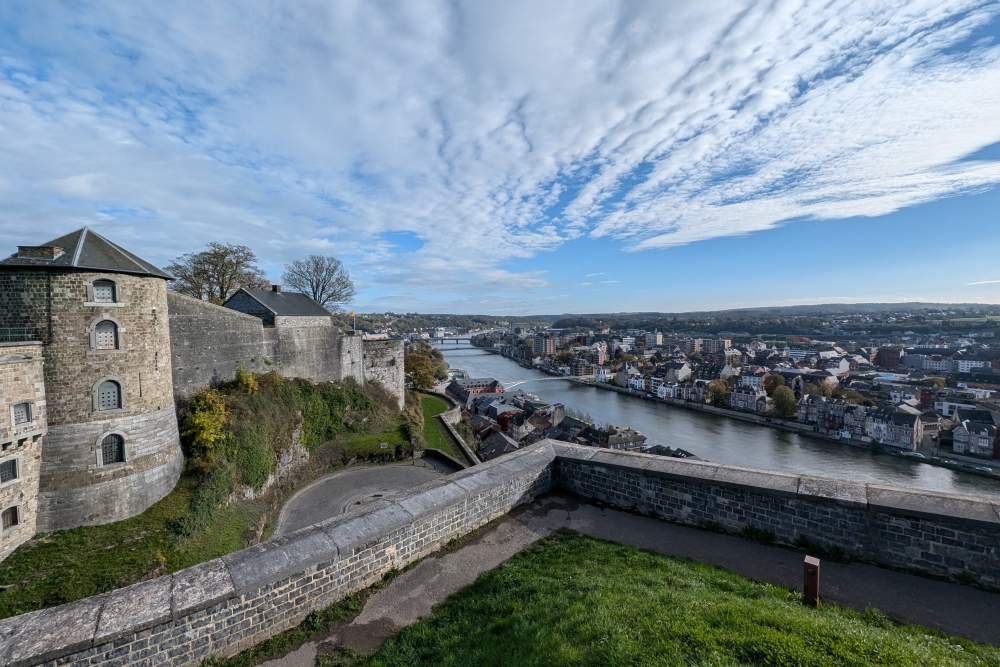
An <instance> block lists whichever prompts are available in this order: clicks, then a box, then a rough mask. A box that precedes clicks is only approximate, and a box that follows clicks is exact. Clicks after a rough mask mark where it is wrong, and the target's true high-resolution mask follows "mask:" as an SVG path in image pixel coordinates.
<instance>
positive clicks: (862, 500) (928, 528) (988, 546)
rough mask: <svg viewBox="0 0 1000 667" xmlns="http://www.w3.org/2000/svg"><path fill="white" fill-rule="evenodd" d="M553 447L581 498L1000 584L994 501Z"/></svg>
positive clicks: (565, 479) (567, 485) (560, 473)
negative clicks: (766, 533)
mask: <svg viewBox="0 0 1000 667" xmlns="http://www.w3.org/2000/svg"><path fill="white" fill-rule="evenodd" d="M553 446H554V447H555V450H556V455H557V456H558V463H557V470H556V479H557V482H556V483H557V484H558V485H559V486H560V487H562V488H564V489H566V490H569V491H572V492H574V493H578V494H580V495H582V496H585V497H587V498H593V499H595V500H599V501H603V502H606V503H610V504H612V505H615V506H617V507H621V508H625V509H629V510H633V511H638V512H641V513H644V514H651V515H655V516H659V517H662V518H664V519H668V520H670V521H676V522H678V523H686V524H690V525H695V526H698V525H705V524H709V525H717V526H721V527H722V528H723V529H725V530H727V531H731V532H740V531H742V530H743V529H745V528H746V527H747V526H753V527H754V528H757V529H759V530H764V531H771V532H773V533H774V537H775V541H776V542H777V543H779V544H780V543H784V544H790V543H792V542H793V541H795V540H796V539H797V538H798V537H799V536H805V537H806V538H808V539H809V540H811V541H812V542H815V543H818V544H819V545H821V546H822V547H824V548H827V549H829V548H831V547H839V548H841V549H843V550H844V551H845V552H846V553H847V554H849V555H851V556H853V557H855V558H858V559H861V560H864V561H868V562H872V563H878V564H881V565H886V566H889V567H893V568H900V569H905V570H913V571H918V572H922V573H925V574H930V575H934V576H939V577H945V578H948V579H951V580H953V581H954V580H968V579H970V578H971V579H972V580H975V581H977V582H978V583H979V584H980V585H982V586H984V587H986V588H992V589H1000V502H998V501H996V500H993V501H991V500H984V499H981V498H976V497H973V496H958V495H950V494H943V493H934V492H931V491H919V490H911V489H901V488H895V487H890V486H881V485H877V484H864V483H861V482H853V481H847V480H838V479H829V478H823V477H810V476H806V475H795V474H789V473H780V472H772V471H766V470H754V469H750V468H739V467H736V466H727V465H719V464H715V463H707V462H700V461H685V460H682V459H672V458H664V457H658V456H652V455H649V454H636V453H628V452H613V451H610V450H604V449H593V448H588V447H580V446H576V445H566V444H563V443H557V444H554V445H553Z"/></svg>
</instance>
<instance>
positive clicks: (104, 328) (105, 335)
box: [94, 320, 118, 350]
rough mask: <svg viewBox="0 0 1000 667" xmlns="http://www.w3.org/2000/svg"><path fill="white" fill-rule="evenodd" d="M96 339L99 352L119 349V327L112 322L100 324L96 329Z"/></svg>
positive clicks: (107, 321)
mask: <svg viewBox="0 0 1000 667" xmlns="http://www.w3.org/2000/svg"><path fill="white" fill-rule="evenodd" d="M94 339H95V340H96V341H97V349H98V350H117V349H118V325H117V324H115V323H114V322H112V321H111V320H104V321H103V322H98V323H97V326H96V327H95V328H94Z"/></svg>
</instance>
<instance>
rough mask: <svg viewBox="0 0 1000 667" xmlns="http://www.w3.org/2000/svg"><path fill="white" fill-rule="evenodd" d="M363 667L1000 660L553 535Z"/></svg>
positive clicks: (739, 581) (834, 609)
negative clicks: (404, 666) (396, 666)
mask: <svg viewBox="0 0 1000 667" xmlns="http://www.w3.org/2000/svg"><path fill="white" fill-rule="evenodd" d="M319 664H320V665H322V666H324V667H331V666H333V665H365V666H367V667H376V666H379V667H388V666H393V665H407V666H412V665H446V666H458V665H476V666H477V667H479V666H486V665H595V666H596V665H602V666H603V665H637V666H639V665H642V666H645V665H789V666H791V665H796V666H798V665H803V666H812V665H815V666H833V665H857V666H861V665H876V666H879V665H886V666H888V665H892V666H907V665H913V666H917V665H921V666H922V665H1000V651H998V650H997V649H994V648H991V647H986V646H982V645H979V644H975V643H973V642H970V641H966V640H963V639H956V638H953V637H948V636H946V635H943V634H941V633H937V632H934V631H930V630H926V629H924V628H920V627H915V626H901V625H898V624H896V623H894V622H892V621H890V620H889V619H887V618H886V617H885V616H883V615H882V614H880V613H879V612H877V611H874V610H869V611H866V612H865V613H857V612H854V611H851V610H847V609H844V608H841V607H838V606H836V605H822V606H821V607H820V608H819V609H816V610H814V609H809V608H807V607H804V606H803V605H802V604H801V602H800V595H799V593H797V592H795V591H790V590H788V589H784V588H778V587H775V586H770V585H766V584H758V583H754V582H752V581H749V580H747V579H744V578H742V577H740V576H737V575H735V574H732V573H729V572H726V571H724V570H721V569H719V568H715V567H711V566H708V565H703V564H700V563H695V562H691V561H686V560H682V559H677V558H671V557H667V556H661V555H658V554H655V553H652V552H649V551H644V550H641V549H636V548H632V547H627V546H623V545H620V544H616V543H613V542H605V541H602V540H596V539H592V538H588V537H583V536H580V535H578V534H576V533H573V532H572V531H560V532H559V533H557V534H555V535H553V536H552V537H550V538H547V539H544V540H542V541H541V542H539V543H537V544H536V545H534V546H532V547H531V548H529V549H527V550H526V551H524V552H522V553H521V554H519V555H518V556H516V557H514V558H513V559H511V560H510V561H508V562H507V563H505V564H504V565H502V566H501V567H499V568H497V569H496V570H494V571H492V572H489V573H487V574H486V575H484V576H482V577H480V578H479V580H478V581H476V582H475V583H474V584H473V585H472V586H470V587H468V588H466V589H464V590H462V591H460V592H458V593H456V594H455V595H453V596H452V597H450V598H449V599H448V600H447V601H446V602H445V603H444V604H442V605H441V606H439V607H438V608H437V609H436V611H435V613H434V615H433V616H431V617H430V618H427V619H424V620H422V621H420V622H418V623H416V624H415V625H412V626H410V627H408V628H406V629H404V630H402V631H401V632H400V633H399V634H398V635H397V636H396V637H395V638H393V639H392V640H390V641H389V643H387V644H386V645H385V646H384V647H383V648H382V649H381V650H380V651H378V652H377V653H375V654H374V655H372V656H370V657H367V658H366V657H357V656H351V655H350V652H349V651H342V652H340V653H338V654H334V655H327V656H321V657H320V661H319Z"/></svg>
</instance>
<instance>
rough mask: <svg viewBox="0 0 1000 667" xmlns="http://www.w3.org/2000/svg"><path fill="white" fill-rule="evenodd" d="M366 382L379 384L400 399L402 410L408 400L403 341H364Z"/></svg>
mask: <svg viewBox="0 0 1000 667" xmlns="http://www.w3.org/2000/svg"><path fill="white" fill-rule="evenodd" d="M364 357H365V382H372V381H374V382H378V383H379V384H381V385H382V386H383V387H385V388H386V389H388V390H389V391H391V392H392V393H393V394H395V395H396V397H397V398H398V399H399V409H400V410H402V409H403V406H404V402H405V400H406V380H405V379H404V372H403V341H401V340H366V341H364Z"/></svg>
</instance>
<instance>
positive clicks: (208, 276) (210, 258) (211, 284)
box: [166, 241, 270, 304]
mask: <svg viewBox="0 0 1000 667" xmlns="http://www.w3.org/2000/svg"><path fill="white" fill-rule="evenodd" d="M166 270H167V271H168V272H170V273H171V274H172V275H173V276H174V277H175V278H176V279H177V280H175V281H174V282H173V284H171V286H170V289H172V290H174V291H175V292H178V293H180V294H184V295H186V296H191V297H194V298H196V299H201V300H202V301H211V302H212V303H216V304H222V303H223V302H224V301H225V300H226V299H228V298H229V297H231V296H232V295H233V294H234V293H235V292H236V290H238V289H239V288H240V287H245V288H247V289H267V288H268V287H270V283H269V281H268V279H267V275H265V273H264V271H263V270H262V269H261V268H260V267H259V266H257V256H256V255H254V253H253V250H251V249H250V248H249V247H248V246H245V245H235V244H231V243H216V242H214V241H213V242H212V243H209V244H208V248H207V249H205V250H203V251H201V252H191V253H188V254H186V255H181V256H180V257H178V258H177V259H175V260H174V261H173V263H171V264H169V265H168V266H167V267H166Z"/></svg>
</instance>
